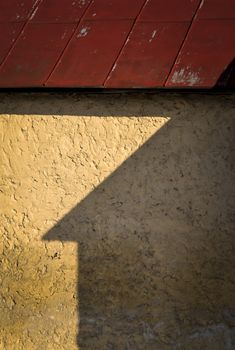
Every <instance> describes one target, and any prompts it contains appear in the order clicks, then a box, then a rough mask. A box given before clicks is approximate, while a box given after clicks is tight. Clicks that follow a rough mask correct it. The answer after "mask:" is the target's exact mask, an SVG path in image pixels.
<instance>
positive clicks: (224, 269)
mask: <svg viewBox="0 0 235 350" xmlns="http://www.w3.org/2000/svg"><path fill="white" fill-rule="evenodd" d="M223 112H224V113H223V114H220V113H218V112H216V111H215V112H214V111H213V112H212V113H208V115H201V116H198V117H197V118H195V117H194V116H193V115H192V114H190V115H189V114H187V115H184V116H183V117H178V118H175V119H173V120H172V121H170V122H169V123H168V124H166V125H165V126H164V127H163V128H162V129H160V131H158V132H157V133H156V134H155V135H154V136H153V137H151V139H149V140H148V141H147V142H146V143H145V144H144V145H143V146H142V147H141V148H140V149H139V150H137V151H136V152H135V153H134V154H133V155H132V156H131V157H130V158H129V159H127V160H126V161H125V162H124V163H123V164H122V165H121V166H120V167H119V168H118V169H117V170H116V171H114V172H113V173H112V175H110V176H109V177H108V178H107V179H106V180H105V181H104V182H103V183H101V185H99V186H98V187H97V188H96V189H95V190H94V191H93V192H92V193H90V194H89V195H88V196H87V197H86V198H85V199H84V200H83V201H82V202H80V203H79V204H78V205H77V206H76V207H75V208H74V209H72V210H71V211H70V212H69V213H68V214H67V215H66V216H65V217H64V218H62V219H61V220H60V222H58V224H57V225H55V226H54V227H53V228H52V229H51V230H50V231H49V232H48V233H47V234H46V235H45V236H44V240H61V241H75V242H77V243H78V256H79V262H78V263H79V276H78V293H79V310H78V313H79V318H80V328H79V331H78V344H79V346H80V349H81V350H83V349H84V350H85V349H148V350H149V349H154V350H155V349H164V350H165V349H169V348H173V347H174V349H182V348H187V349H192V348H195V349H212V348H213V349H216V348H218V349H219V348H220V349H222V348H226V347H225V346H227V345H226V344H232V335H233V336H234V333H232V328H231V326H232V322H234V311H235V298H234V284H233V279H234V274H233V272H232V268H231V266H233V265H234V262H235V261H234V246H233V244H234V239H233V231H234V222H233V221H232V218H233V215H232V210H233V206H234V188H235V186H234V183H232V178H233V176H232V159H233V158H232V156H233V154H232V150H234V148H233V143H234V140H233V135H234V133H233V130H232V118H231V117H232V114H231V112H230V114H229V113H226V110H224V111H223ZM227 348H228V349H232V345H231V347H229V346H228V347H227Z"/></svg>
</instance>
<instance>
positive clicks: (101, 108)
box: [0, 91, 230, 117]
mask: <svg viewBox="0 0 235 350" xmlns="http://www.w3.org/2000/svg"><path fill="white" fill-rule="evenodd" d="M215 98H218V100H222V101H224V99H226V98H228V99H229V98H230V96H229V95H228V96H221V93H220V96H215V93H213V92H210V91H206V92H204V93H202V92H200V93H199V92H198V93H196V94H195V92H194V94H189V93H187V94H182V93H179V91H178V93H176V92H174V93H173V92H169V91H168V92H167V91H165V92H158V93H156V92H155V93H152V94H151V93H149V94H144V93H141V92H139V93H137V92H132V93H126V94H125V93H122V94H121V93H116V94H114V93H100V94H97V93H96V94H95V93H94V94H85V93H81V92H80V93H79V92H68V91H67V92H66V91H62V92H55V91H54V92H34V93H32V92H31V93H29V92H28V93H26V92H25V93H23V92H20V91H18V92H8V93H7V92H1V93H0V114H15V115H36V116H37V115H38V116H47V115H48V116H53V115H58V116H88V117H90V116H104V117H107V116H126V117H128V116H130V117H135V116H138V117H141V116H156V115H167V114H168V115H172V114H175V111H176V110H178V111H179V109H180V110H181V111H182V109H184V106H185V104H187V103H189V104H192V105H195V106H197V105H201V104H202V105H204V104H205V102H206V104H207V105H208V103H212V104H213V103H214V100H215ZM210 101H211V102H210Z"/></svg>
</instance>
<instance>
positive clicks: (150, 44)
mask: <svg viewBox="0 0 235 350" xmlns="http://www.w3.org/2000/svg"><path fill="white" fill-rule="evenodd" d="M188 27H189V23H187V22H180V23H177V22H176V23H168V22H165V23H161V22H139V23H137V25H136V26H135V28H134V30H133V32H132V33H131V34H130V36H129V40H128V42H127V43H126V45H125V47H124V49H123V50H122V53H121V55H120V57H119V58H118V59H117V61H116V63H115V65H114V66H113V68H112V71H111V72H110V74H109V75H108V78H107V79H106V81H105V86H106V87H110V88H111V87H112V88H116V87H117V88H118V87H120V86H122V87H126V88H131V87H145V88H148V87H152V86H163V85H164V82H165V80H166V79H167V76H168V74H169V72H170V69H171V67H172V64H173V63H174V59H175V57H176V55H177V53H178V50H179V46H180V45H181V43H182V42H183V40H184V37H185V34H186V32H187V29H188Z"/></svg>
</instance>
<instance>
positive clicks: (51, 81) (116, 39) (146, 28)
mask: <svg viewBox="0 0 235 350" xmlns="http://www.w3.org/2000/svg"><path fill="white" fill-rule="evenodd" d="M234 42H235V1H234V0H180V1H179V0H129V1H127V0H60V1H58V0H11V1H5V0H0V44H1V45H0V87H42V86H45V87H47V86H48V87H106V88H111V87H112V88H127V87H128V88H133V87H140V88H141V87H144V88H153V87H206V88H210V87H213V86H215V85H216V83H217V81H218V80H219V78H220V77H221V76H222V78H223V79H222V80H223V84H224V85H226V84H227V85H229V84H230V86H232V85H234V70H233V69H232V68H231V64H232V63H231V62H234V57H235V45H234ZM233 65H234V63H233ZM220 81H221V80H220Z"/></svg>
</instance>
